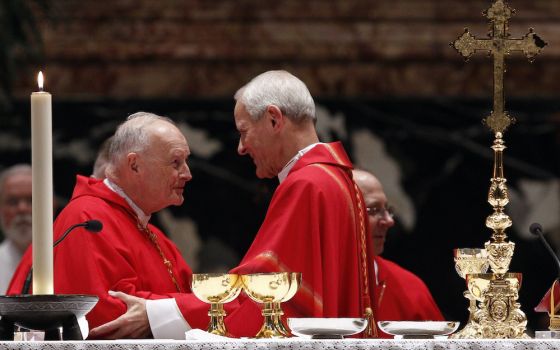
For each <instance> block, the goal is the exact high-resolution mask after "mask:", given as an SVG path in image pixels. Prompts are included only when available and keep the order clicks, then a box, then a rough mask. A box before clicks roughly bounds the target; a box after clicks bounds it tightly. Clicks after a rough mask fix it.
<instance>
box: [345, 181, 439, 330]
mask: <svg viewBox="0 0 560 350" xmlns="http://www.w3.org/2000/svg"><path fill="white" fill-rule="evenodd" d="M352 174H353V178H354V181H355V182H356V184H357V185H358V187H359V188H360V190H361V191H362V194H363V197H364V202H365V204H366V207H367V213H368V222H369V226H370V232H371V235H372V238H373V248H374V252H375V257H374V268H375V287H374V297H375V300H376V301H377V305H375V306H376V307H374V312H375V319H376V320H377V321H441V320H443V316H442V314H441V311H440V310H439V308H438V306H437V304H436V302H435V301H434V298H433V297H432V294H431V293H430V291H429V290H428V287H426V284H424V282H423V281H422V280H421V279H420V278H419V277H418V276H416V275H414V274H413V273H412V272H410V271H408V270H406V269H404V268H402V267H400V266H399V265H397V264H396V263H394V262H392V261H389V260H387V259H384V258H382V257H381V256H380V255H381V254H382V253H383V248H384V245H385V238H386V236H387V231H388V230H389V229H390V228H391V227H393V225H395V220H394V213H393V210H392V208H391V207H389V206H387V196H386V195H385V192H384V191H383V186H381V183H380V182H379V180H378V179H377V178H376V177H375V176H374V175H373V174H371V173H369V172H367V171H364V170H353V171H352ZM380 335H381V336H385V337H390V336H389V335H387V334H384V333H382V332H380Z"/></svg>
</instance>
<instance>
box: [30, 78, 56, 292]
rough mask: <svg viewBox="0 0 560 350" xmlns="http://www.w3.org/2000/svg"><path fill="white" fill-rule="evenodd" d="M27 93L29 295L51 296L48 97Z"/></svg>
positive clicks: (50, 161) (50, 145)
mask: <svg viewBox="0 0 560 350" xmlns="http://www.w3.org/2000/svg"><path fill="white" fill-rule="evenodd" d="M37 83H38V84H39V92H34V93H32V94H31V166H32V176H33V197H32V203H33V204H32V209H33V213H32V215H33V294H53V292H54V288H53V248H52V245H53V174H52V107H51V94H49V93H48V92H45V91H43V73H41V72H39V76H38V77H37Z"/></svg>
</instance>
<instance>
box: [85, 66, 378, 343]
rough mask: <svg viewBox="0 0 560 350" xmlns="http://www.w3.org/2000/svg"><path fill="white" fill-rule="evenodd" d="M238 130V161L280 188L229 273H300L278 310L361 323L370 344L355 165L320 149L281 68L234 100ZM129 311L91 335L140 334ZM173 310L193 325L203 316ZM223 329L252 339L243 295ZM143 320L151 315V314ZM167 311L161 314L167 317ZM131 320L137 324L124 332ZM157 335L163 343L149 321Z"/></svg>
mask: <svg viewBox="0 0 560 350" xmlns="http://www.w3.org/2000/svg"><path fill="white" fill-rule="evenodd" d="M235 99H236V101H237V103H236V105H235V110H234V118H235V125H236V128H237V130H238V131H239V135H240V136H239V145H238V148H237V151H238V153H239V154H240V155H249V156H250V157H251V158H252V159H253V162H254V163H255V166H256V175H257V177H259V178H273V177H278V180H279V181H280V185H279V186H278V188H277V189H276V191H275V193H274V196H273V198H272V201H271V203H270V205H269V208H268V212H267V214H266V218H265V219H264V222H263V224H262V226H261V228H260V229H259V232H258V233H257V236H256V238H255V240H254V241H253V244H252V245H251V247H250V249H249V251H248V252H247V254H246V255H245V257H244V258H243V260H242V262H241V264H240V265H239V266H238V267H237V268H235V269H234V270H233V272H235V273H239V274H248V273H260V272H278V271H293V272H301V273H302V283H301V287H300V289H299V292H298V293H297V294H296V295H295V297H294V298H293V299H292V300H290V301H289V302H287V303H285V304H283V310H284V312H285V315H286V316H287V317H366V318H367V319H368V321H369V322H368V324H369V326H368V329H367V330H366V331H365V332H364V335H365V336H367V337H372V336H376V326H375V321H374V317H373V305H374V303H373V300H374V296H373V291H374V289H373V287H374V285H373V282H374V276H375V275H374V272H373V246H372V242H371V237H370V235H369V232H368V229H369V226H368V225H367V221H366V220H367V219H366V217H367V214H366V208H365V204H364V200H363V197H362V195H361V193H360V191H359V190H358V188H357V186H356V184H355V183H354V182H353V180H352V174H351V170H352V164H351V162H350V160H349V159H348V156H347V155H346V152H345V151H344V149H343V147H342V145H341V144H340V142H335V143H321V142H319V139H318V136H317V133H316V131H315V118H316V117H315V104H314V102H313V98H312V97H311V94H310V92H309V90H308V89H307V87H306V86H305V84H304V83H303V82H302V81H301V80H299V79H298V78H296V77H295V76H293V75H292V74H290V73H288V72H286V71H269V72H265V73H263V74H261V75H259V76H257V77H256V78H254V79H253V80H251V81H250V82H249V83H248V84H247V85H245V86H244V87H242V88H241V89H240V90H239V91H237V93H236V94H235ZM116 296H117V297H119V298H122V299H123V300H124V301H125V302H126V303H127V305H128V307H129V311H128V312H127V313H126V314H125V315H123V316H121V317H120V318H118V319H116V320H114V321H112V322H110V323H108V324H106V325H103V326H101V327H98V328H97V329H94V330H92V334H95V336H100V337H105V338H119V337H130V336H134V335H133V334H132V333H130V332H127V331H124V329H125V328H128V329H135V328H139V329H144V328H145V327H146V326H145V323H148V319H149V318H150V317H149V315H148V317H145V316H144V317H142V316H143V314H144V315H145V312H142V311H141V310H142V305H143V304H142V303H143V302H142V301H141V300H140V299H139V298H136V297H134V296H127V295H124V294H122V293H119V294H118V295H116ZM175 301H176V302H177V306H176V307H174V309H175V310H180V311H181V313H182V314H183V315H184V317H185V318H189V325H190V326H192V327H204V326H205V325H206V324H207V322H208V321H207V317H204V321H205V322H206V324H205V323H204V322H200V317H197V316H196V315H193V314H192V313H190V314H189V310H188V306H189V304H188V303H186V302H185V300H182V298H181V297H180V296H178V297H176V298H175ZM226 308H228V310H229V311H230V314H229V315H228V316H227V318H226V320H225V322H226V325H227V327H228V331H229V332H230V333H231V334H233V335H236V336H249V337H253V336H255V334H256V333H257V331H258V330H259V327H260V326H261V325H262V316H261V310H260V309H259V307H258V306H256V304H255V303H254V302H252V301H251V300H249V299H248V297H246V296H244V295H240V296H239V297H238V298H237V299H236V300H234V301H233V302H231V303H228V304H227V306H226ZM148 313H149V310H148ZM173 313H174V311H173V308H171V309H169V310H168V314H169V315H171V314H173ZM199 316H200V315H199ZM135 322H138V323H137V326H134V327H132V326H131V325H132V324H134V323H135ZM149 323H150V326H151V327H152V328H151V329H152V332H153V335H154V336H155V337H158V338H164V337H165V336H164V334H163V333H159V331H156V330H155V328H154V327H153V325H152V321H151V319H149ZM183 326H184V324H182V323H180V322H179V323H176V322H173V321H169V322H168V323H167V324H166V327H165V332H166V333H165V335H167V336H168V337H173V338H175V339H184V334H185V333H184V332H185V331H186V330H188V328H185V327H183Z"/></svg>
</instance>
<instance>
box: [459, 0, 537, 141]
mask: <svg viewBox="0 0 560 350" xmlns="http://www.w3.org/2000/svg"><path fill="white" fill-rule="evenodd" d="M514 13H515V11H514V10H512V9H511V8H510V7H509V6H508V5H507V4H506V3H505V2H504V1H503V0H497V1H496V2H494V4H493V5H492V7H490V8H489V9H488V10H487V11H485V12H484V15H485V16H486V17H487V18H488V19H489V20H490V22H491V24H490V32H489V33H488V38H487V39H477V38H476V37H475V36H473V35H472V34H471V33H470V32H469V30H468V29H465V32H464V33H463V35H461V36H460V37H459V38H458V39H457V40H455V41H454V42H452V43H451V46H453V47H454V48H455V49H456V50H457V51H458V52H459V53H460V54H461V55H462V56H463V57H464V58H465V59H467V60H468V59H469V58H470V57H471V56H472V55H473V54H474V53H475V52H476V51H487V52H488V53H489V54H490V55H492V56H493V57H494V109H493V111H492V113H491V115H490V116H489V117H487V118H486V119H485V120H484V122H485V124H486V125H487V126H488V127H489V128H490V129H491V130H492V131H494V133H496V134H497V133H503V132H504V131H505V130H506V129H507V128H508V127H509V126H510V125H511V124H512V123H513V122H514V121H515V120H514V119H513V118H511V117H510V116H509V115H508V114H507V112H506V111H505V102H504V101H505V100H504V72H505V56H506V55H509V54H510V53H511V51H523V53H524V54H525V56H526V57H527V58H528V59H529V61H532V60H533V59H534V57H535V56H536V55H538V54H539V52H540V51H541V49H542V48H543V47H545V46H546V42H544V41H543V40H542V39H541V38H540V37H539V36H538V35H537V34H535V33H534V32H533V29H532V28H530V29H529V32H528V33H527V34H525V36H523V37H522V38H521V39H511V38H510V34H509V31H508V20H509V19H510V18H511V17H512V15H513V14H514Z"/></svg>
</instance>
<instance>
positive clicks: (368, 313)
mask: <svg viewBox="0 0 560 350" xmlns="http://www.w3.org/2000/svg"><path fill="white" fill-rule="evenodd" d="M364 318H365V319H366V320H367V327H366V330H365V336H366V338H377V337H378V334H377V325H376V324H375V317H373V310H372V309H371V308H370V307H366V310H365V312H364Z"/></svg>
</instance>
